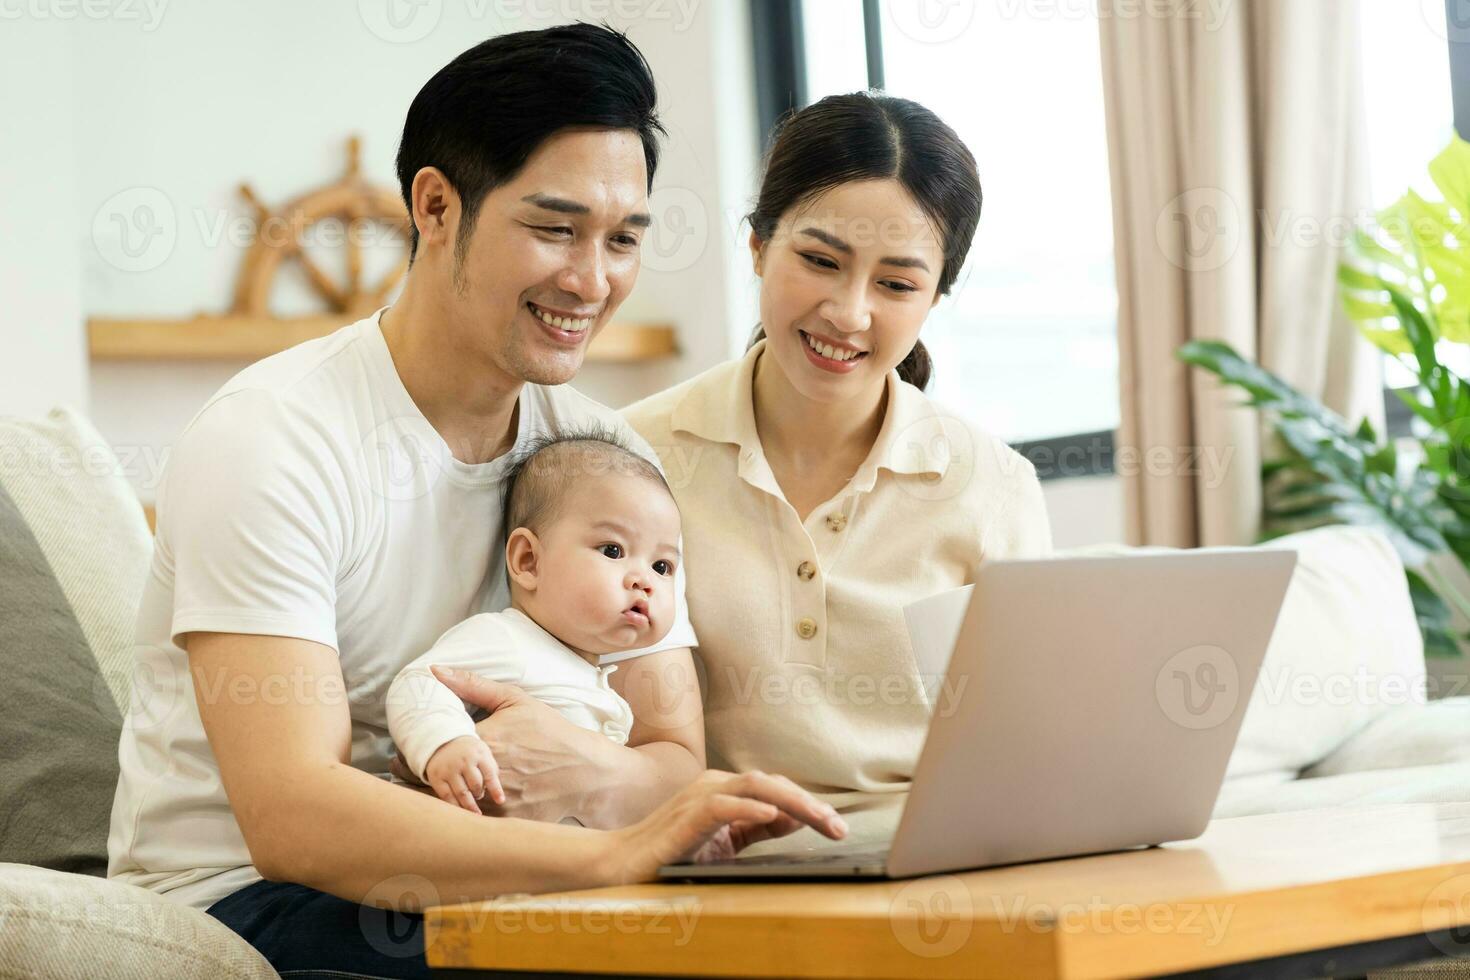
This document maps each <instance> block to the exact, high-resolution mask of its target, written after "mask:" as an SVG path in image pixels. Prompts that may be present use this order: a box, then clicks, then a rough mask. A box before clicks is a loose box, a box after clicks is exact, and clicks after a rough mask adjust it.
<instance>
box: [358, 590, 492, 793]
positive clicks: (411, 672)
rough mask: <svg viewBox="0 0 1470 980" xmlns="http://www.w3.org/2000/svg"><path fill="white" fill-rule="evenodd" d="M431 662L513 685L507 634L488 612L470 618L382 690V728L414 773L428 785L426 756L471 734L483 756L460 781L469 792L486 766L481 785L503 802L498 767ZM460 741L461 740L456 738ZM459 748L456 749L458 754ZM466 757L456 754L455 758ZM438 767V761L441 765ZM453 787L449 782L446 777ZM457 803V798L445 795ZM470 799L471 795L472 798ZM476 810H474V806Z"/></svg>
mask: <svg viewBox="0 0 1470 980" xmlns="http://www.w3.org/2000/svg"><path fill="white" fill-rule="evenodd" d="M433 664H441V665H443V666H445V667H453V668H456V669H459V670H465V671H469V672H471V673H474V674H478V675H481V676H484V677H488V678H490V679H491V680H498V681H504V682H507V683H514V682H516V681H518V680H520V679H521V668H520V663H519V660H518V659H517V657H516V652H515V650H514V648H513V647H512V645H511V644H510V637H509V635H508V633H507V631H506V630H505V628H504V626H502V625H501V624H500V623H499V622H497V621H496V619H495V617H494V616H485V615H482V616H472V617H471V618H469V619H467V620H465V621H464V622H462V623H460V624H458V625H457V626H454V627H453V628H451V629H450V630H449V631H448V632H446V633H445V634H444V635H443V636H441V637H440V638H439V639H438V641H436V642H435V644H434V645H433V647H431V648H430V649H429V651H428V652H427V653H425V654H423V655H422V656H420V657H418V658H417V659H415V660H414V661H412V662H411V663H409V664H408V665H407V666H406V667H404V668H403V669H402V670H400V671H399V672H398V675H397V676H396V677H395V678H394V679H393V683H392V684H391V685H390V686H389V688H388V696H387V704H386V713H387V716H388V731H389V733H390V734H391V735H392V737H393V742H394V744H395V745H396V746H397V747H398V749H399V751H400V752H402V753H403V759H404V761H405V762H406V763H407V764H408V768H409V769H410V770H411V771H412V772H413V774H414V775H416V776H418V778H419V779H420V780H422V781H423V782H424V783H426V784H430V783H431V780H430V777H429V772H428V767H429V762H430V760H431V758H433V757H434V756H435V755H436V754H437V753H438V752H439V750H440V749H441V748H442V747H444V746H446V745H448V744H449V743H450V742H453V741H455V740H459V739H467V738H473V739H474V740H475V741H477V742H479V743H480V744H481V746H482V747H484V749H485V752H484V754H483V755H478V754H477V755H476V757H475V761H476V765H475V771H476V775H475V776H473V777H470V778H469V779H466V783H465V786H466V789H470V790H473V788H474V786H473V783H476V782H480V781H481V779H482V774H483V771H484V770H483V769H482V767H481V763H483V764H484V768H488V769H489V770H490V772H491V774H492V775H491V778H489V779H486V780H484V781H483V782H482V783H480V784H481V786H482V789H483V791H485V792H488V793H489V795H490V798H491V799H492V800H494V801H495V802H496V803H501V802H503V801H504V793H503V791H502V790H501V786H500V779H499V771H498V767H497V766H496V765H495V760H494V758H493V757H492V756H491V754H490V750H489V747H488V746H485V745H484V741H483V740H482V739H481V738H480V737H479V735H477V734H476V733H475V723H474V721H473V719H472V718H471V717H470V714H469V712H468V711H467V710H466V708H465V703H464V702H463V701H461V700H460V698H459V697H458V695H456V694H455V693H454V692H453V691H451V690H450V689H449V688H447V687H445V686H444V684H442V683H441V682H440V681H439V679H438V678H437V677H435V676H434V675H433V673H432V672H431V671H430V670H429V668H430V666H432V665H433ZM461 744H464V743H463V742H461ZM463 751H464V750H462V749H461V750H459V753H460V754H462V753H463ZM465 761H468V760H467V759H465V758H461V759H460V762H465ZM441 765H442V764H441ZM453 768H454V769H455V771H457V772H459V773H460V774H461V776H468V775H469V774H468V772H467V771H465V769H464V767H462V766H458V765H456V766H454V767H453ZM448 782H449V783H450V785H451V786H452V785H453V780H452V779H450V780H448ZM434 790H435V792H436V793H439V795H440V797H441V798H444V793H442V792H440V791H439V787H437V786H435V787H434ZM447 799H448V802H450V803H455V804H457V805H458V804H459V803H462V802H463V798H459V799H456V798H454V797H452V796H451V797H449V798H447ZM472 799H473V797H472V798H471V801H472ZM476 812H479V811H478V808H476Z"/></svg>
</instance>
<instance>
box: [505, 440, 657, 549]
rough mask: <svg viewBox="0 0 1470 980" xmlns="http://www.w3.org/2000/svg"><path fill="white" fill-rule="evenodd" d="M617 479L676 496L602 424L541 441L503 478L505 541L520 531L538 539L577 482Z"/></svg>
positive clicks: (515, 460)
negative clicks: (633, 478) (645, 484)
mask: <svg viewBox="0 0 1470 980" xmlns="http://www.w3.org/2000/svg"><path fill="white" fill-rule="evenodd" d="M609 474H617V475H621V476H636V477H639V478H641V479H644V480H647V481H648V482H649V483H652V484H654V485H655V486H658V487H662V488H663V491H664V492H665V493H667V494H669V496H670V497H672V496H673V491H671V490H670V489H669V484H668V481H666V480H665V479H664V475H663V474H662V473H660V472H659V469H658V467H657V466H655V465H654V464H653V463H651V462H649V461H648V460H647V459H645V458H644V457H642V456H640V455H638V453H636V452H634V451H633V450H632V448H631V447H629V446H628V444H627V442H626V441H625V440H624V439H623V438H622V437H621V436H619V435H618V433H617V431H616V430H614V429H612V428H611V427H608V426H605V425H599V424H593V425H587V426H582V427H578V428H575V429H572V428H567V429H562V430H560V431H557V432H553V433H551V434H550V435H544V436H538V437H537V438H535V439H533V440H531V442H529V443H528V444H527V445H526V446H525V447H524V448H522V449H520V450H517V452H516V454H515V455H514V456H513V457H511V463H510V467H509V469H507V470H506V474H505V490H504V501H503V507H504V513H503V518H504V521H505V524H504V530H505V535H506V536H507V537H509V535H510V532H512V531H514V530H515V529H516V528H518V527H524V528H529V529H530V530H531V531H532V532H533V533H536V534H540V533H541V532H542V530H543V529H544V528H545V527H546V526H547V525H548V524H550V523H551V522H553V521H555V520H556V518H557V517H558V515H559V514H560V508H561V504H562V502H563V501H564V500H565V499H566V496H567V492H568V491H569V490H571V489H572V487H573V486H575V485H576V483H577V481H578V480H579V479H587V478H589V477H591V478H596V477H602V476H608V475H609Z"/></svg>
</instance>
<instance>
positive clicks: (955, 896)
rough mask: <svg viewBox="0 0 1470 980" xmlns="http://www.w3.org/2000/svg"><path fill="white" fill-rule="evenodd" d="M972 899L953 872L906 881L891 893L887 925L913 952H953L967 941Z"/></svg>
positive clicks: (934, 954)
mask: <svg viewBox="0 0 1470 980" xmlns="http://www.w3.org/2000/svg"><path fill="white" fill-rule="evenodd" d="M974 911H975V902H974V899H973V898H971V896H970V889H969V888H967V887H965V883H964V882H963V881H961V880H960V879H959V878H956V877H955V876H954V875H934V876H931V877H928V878H919V879H916V880H914V881H911V882H909V883H908V884H906V885H904V886H903V887H902V888H900V889H899V890H898V891H897V892H895V893H894V896H893V901H892V902H890V903H889V906H888V925H889V928H891V929H892V930H893V938H895V939H897V940H898V944H899V945H900V946H902V947H903V948H904V949H906V950H908V951H909V952H910V953H913V954H914V955H915V956H922V957H924V958H926V959H936V958H938V957H941V956H952V955H954V954H955V953H957V952H959V951H960V950H961V949H963V948H964V946H965V944H966V943H967V942H969V941H970V933H971V931H972V930H973V929H974V925H973V920H974Z"/></svg>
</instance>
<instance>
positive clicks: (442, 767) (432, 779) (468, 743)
mask: <svg viewBox="0 0 1470 980" xmlns="http://www.w3.org/2000/svg"><path fill="white" fill-rule="evenodd" d="M424 775H425V776H427V777H428V780H429V786H430V787H431V788H432V789H433V790H434V793H435V794H436V795H437V796H438V797H439V799H441V800H443V801H444V802H445V803H450V804H453V805H455V806H460V807H464V808H465V809H466V810H468V811H470V812H471V813H473V814H474V815H475V816H477V817H478V816H479V815H480V805H479V804H478V803H476V802H475V801H476V800H481V799H484V798H485V796H486V795H487V794H488V795H489V797H490V801H491V802H492V803H504V802H505V790H503V789H501V788H500V772H499V769H498V767H497V766H496V764H495V756H494V755H493V754H492V753H491V752H490V747H489V746H487V745H486V744H485V742H484V741H483V740H482V739H481V738H480V736H479V735H461V736H460V737H459V738H452V739H450V740H449V741H447V742H445V743H444V744H443V745H441V746H439V747H438V748H437V749H435V750H434V753H433V755H431V756H429V761H428V763H427V764H426V765H425V766H424Z"/></svg>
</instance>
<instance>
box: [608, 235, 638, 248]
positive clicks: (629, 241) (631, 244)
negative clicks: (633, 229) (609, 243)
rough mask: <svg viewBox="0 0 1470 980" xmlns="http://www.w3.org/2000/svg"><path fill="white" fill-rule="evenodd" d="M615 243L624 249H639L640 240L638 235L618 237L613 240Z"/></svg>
mask: <svg viewBox="0 0 1470 980" xmlns="http://www.w3.org/2000/svg"><path fill="white" fill-rule="evenodd" d="M613 241H615V242H617V243H618V244H619V245H621V246H623V247H624V248H637V247H638V238H637V236H636V235H618V236H617V237H615V238H614V239H613Z"/></svg>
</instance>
